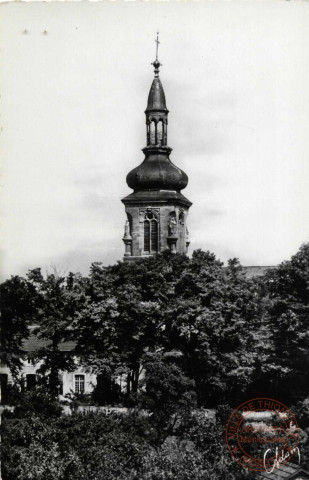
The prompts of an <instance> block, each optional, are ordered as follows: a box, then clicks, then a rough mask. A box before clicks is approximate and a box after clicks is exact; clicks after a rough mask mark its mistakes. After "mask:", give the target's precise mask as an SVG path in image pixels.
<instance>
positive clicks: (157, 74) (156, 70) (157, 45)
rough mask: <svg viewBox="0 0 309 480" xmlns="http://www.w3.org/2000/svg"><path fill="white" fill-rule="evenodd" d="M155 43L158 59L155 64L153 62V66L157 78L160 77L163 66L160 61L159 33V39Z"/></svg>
mask: <svg viewBox="0 0 309 480" xmlns="http://www.w3.org/2000/svg"><path fill="white" fill-rule="evenodd" d="M155 42H156V59H155V61H154V62H152V64H151V65H153V66H154V73H155V77H158V76H159V71H160V70H159V68H160V67H161V66H162V63H160V62H159V59H158V51H159V43H160V40H159V32H157V38H156V39H155Z"/></svg>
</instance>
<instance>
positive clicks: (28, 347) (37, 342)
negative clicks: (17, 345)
mask: <svg viewBox="0 0 309 480" xmlns="http://www.w3.org/2000/svg"><path fill="white" fill-rule="evenodd" d="M36 328H38V326H33V325H32V326H31V327H30V335H29V337H28V338H27V339H25V340H24V341H23V347H22V348H23V350H24V351H25V352H32V353H33V352H37V351H38V350H40V349H41V348H44V347H47V346H48V345H50V344H51V341H49V340H47V339H44V338H39V336H38V334H36V335H35V334H34V333H33V330H34V329H36ZM75 346H76V342H73V341H69V342H63V343H61V344H60V345H59V350H60V351H61V352H70V351H71V350H73V348H74V347H75Z"/></svg>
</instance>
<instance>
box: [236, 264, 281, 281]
mask: <svg viewBox="0 0 309 480" xmlns="http://www.w3.org/2000/svg"><path fill="white" fill-rule="evenodd" d="M272 268H275V267H274V266H252V267H243V269H244V272H245V274H246V278H253V277H261V276H262V275H264V273H266V272H267V270H271V269H272Z"/></svg>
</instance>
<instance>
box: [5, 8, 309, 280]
mask: <svg viewBox="0 0 309 480" xmlns="http://www.w3.org/2000/svg"><path fill="white" fill-rule="evenodd" d="M0 9H1V12H0V13H1V28H0V36H1V38H0V40H1V45H2V60H1V78H0V80H1V91H2V99H1V112H2V130H3V131H2V143H1V148H2V157H3V168H2V173H3V175H2V182H1V183H2V188H3V194H2V199H3V202H2V218H3V222H2V231H3V240H2V246H3V256H2V258H3V262H2V274H3V277H4V278H7V277H8V276H9V275H11V274H22V275H24V274H25V273H26V271H27V270H28V269H29V268H35V267H38V266H41V267H42V268H43V270H49V269H51V266H52V265H54V266H56V267H57V269H58V270H62V271H65V272H68V271H69V270H73V271H81V272H83V273H88V270H89V266H90V263H91V262H93V261H103V262H104V263H105V264H109V263H114V262H115V261H116V260H121V259H122V257H123V253H124V245H123V243H122V240H121V238H122V235H123V227H124V222H125V213H124V206H123V204H122V203H121V201H120V199H121V198H122V197H124V196H126V195H127V194H129V193H130V192H131V190H130V189H129V188H128V187H127V185H126V182H125V178H126V175H127V173H128V172H129V171H130V170H131V169H132V168H134V167H135V166H137V165H138V164H139V163H141V161H142V160H143V158H144V157H143V154H142V152H141V148H143V147H144V146H145V124H144V123H145V117H144V110H145V107H146V101H147V96H148V92H149V88H150V85H151V82H152V78H153V69H152V67H151V65H150V63H151V62H152V61H153V60H154V56H155V43H154V38H155V33H156V31H157V29H159V31H160V40H161V45H160V52H159V57H160V60H161V61H162V63H163V67H162V69H161V75H160V77H161V80H162V83H163V86H164V90H165V94H166V98H167V106H168V108H169V110H170V114H169V137H168V143H169V145H170V146H171V147H172V148H173V152H172V155H171V160H172V161H173V162H174V163H175V164H176V165H177V166H179V167H180V168H182V169H183V170H184V171H185V172H186V173H187V174H188V176H189V185H188V187H187V188H186V189H185V190H184V191H183V193H184V195H185V196H186V197H187V198H189V199H190V200H191V201H192V202H193V205H192V207H191V209H190V214H189V230H190V234H191V242H192V243H191V246H190V250H191V252H192V251H193V250H194V249H196V248H202V249H204V250H207V249H209V250H211V251H213V252H215V253H216V255H217V256H218V257H219V258H220V259H221V260H223V261H226V260H227V259H228V258H230V257H235V256H236V257H239V258H240V260H241V262H242V263H243V264H244V265H274V264H276V263H278V262H280V261H282V260H284V259H288V258H289V257H290V256H291V255H292V254H294V253H295V252H296V251H297V250H298V248H299V246H300V244H301V243H303V242H305V241H309V188H308V182H309V158H308V157H309V135H308V131H309V88H308V87H309V62H308V58H309V2H306V1H297V0H295V1H290V2H288V1H284V0H282V1H281V0H273V1H272V0H266V1H263V0H256V1H251V0H243V1H239V2H237V1H231V2H228V1H224V0H222V1H220V0H218V1H205V2H173V1H170V2H138V1H136V2H126V3H125V2H120V1H118V2H107V1H106V2H101V3H86V2H83V3H79V2H72V3H69V2H68V3H62V2H59V3H56V2H53V3H40V2H39V3H36V2H35V3H27V4H25V3H8V4H2V5H1V7H0ZM45 30H46V32H47V33H46V34H44V33H43V32H44V31H45ZM25 31H26V32H25Z"/></svg>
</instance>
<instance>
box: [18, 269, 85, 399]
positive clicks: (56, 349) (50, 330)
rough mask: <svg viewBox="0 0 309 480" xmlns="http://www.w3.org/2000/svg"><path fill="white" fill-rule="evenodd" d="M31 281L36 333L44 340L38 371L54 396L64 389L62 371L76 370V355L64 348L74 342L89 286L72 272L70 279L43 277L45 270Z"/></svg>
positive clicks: (35, 272)
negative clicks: (34, 294)
mask: <svg viewBox="0 0 309 480" xmlns="http://www.w3.org/2000/svg"><path fill="white" fill-rule="evenodd" d="M27 276H28V280H29V282H31V284H32V285H33V286H34V287H35V289H36V292H37V297H38V313H37V316H36V319H35V320H36V325H37V327H36V328H35V329H34V330H33V334H34V335H37V337H38V338H39V339H40V340H41V341H42V346H41V347H40V348H39V349H38V350H37V351H36V352H35V353H34V358H35V359H36V360H38V361H41V366H40V368H39V370H38V372H39V373H40V374H41V375H42V379H43V380H45V379H47V387H48V389H49V391H50V392H51V393H52V394H53V395H57V394H58V393H59V389H60V377H59V372H60V371H61V370H62V371H65V370H67V371H70V370H72V369H73V368H74V356H73V354H74V352H73V351H66V350H65V348H62V346H63V344H64V343H65V342H66V341H69V340H71V341H74V335H73V330H72V324H73V319H74V316H75V314H76V312H77V311H79V310H80V309H81V308H82V306H83V305H84V302H85V298H86V297H85V284H86V279H84V278H83V277H82V276H81V275H80V274H73V273H70V274H69V275H68V276H67V277H62V276H59V275H57V273H53V274H48V275H47V276H46V278H44V277H43V275H42V273H41V269H40V268H37V269H34V270H31V271H29V273H28V275H27Z"/></svg>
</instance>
